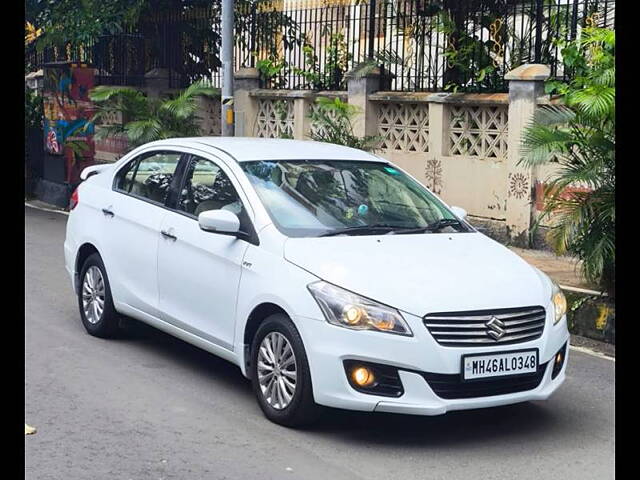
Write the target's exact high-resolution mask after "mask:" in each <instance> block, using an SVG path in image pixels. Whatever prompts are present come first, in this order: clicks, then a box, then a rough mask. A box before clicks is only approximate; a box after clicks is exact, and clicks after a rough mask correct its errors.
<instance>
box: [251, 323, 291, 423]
mask: <svg viewBox="0 0 640 480" xmlns="http://www.w3.org/2000/svg"><path fill="white" fill-rule="evenodd" d="M257 367H258V368H257V370H258V383H259V384H260V390H261V391H262V395H263V397H264V399H265V400H266V401H267V403H268V404H269V405H271V406H272V407H273V408H275V409H276V410H282V409H284V408H286V407H287V406H288V405H289V404H290V403H291V400H292V399H293V396H294V394H295V392H296V382H297V379H298V375H297V364H296V356H295V354H294V353H293V348H292V347H291V344H290V343H289V340H287V337H285V336H284V335H282V334H281V333H280V332H271V333H269V334H268V335H266V336H265V337H264V338H263V339H262V342H261V343H260V347H259V351H258V365H257Z"/></svg>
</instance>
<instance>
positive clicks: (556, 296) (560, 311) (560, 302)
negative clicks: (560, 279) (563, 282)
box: [551, 281, 567, 325]
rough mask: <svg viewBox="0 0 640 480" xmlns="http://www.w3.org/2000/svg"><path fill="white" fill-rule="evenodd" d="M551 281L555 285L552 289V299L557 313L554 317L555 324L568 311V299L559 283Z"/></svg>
mask: <svg viewBox="0 0 640 480" xmlns="http://www.w3.org/2000/svg"><path fill="white" fill-rule="evenodd" d="M551 283H552V285H553V288H552V290H551V301H552V302H553V309H554V314H555V316H554V318H553V324H554V325H555V324H556V323H558V322H559V321H560V319H561V318H562V316H563V315H564V314H565V313H567V299H566V298H565V297H564V293H562V290H560V287H559V286H558V284H557V283H555V282H553V281H552V282H551Z"/></svg>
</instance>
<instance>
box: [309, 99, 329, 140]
mask: <svg viewBox="0 0 640 480" xmlns="http://www.w3.org/2000/svg"><path fill="white" fill-rule="evenodd" d="M319 109H320V107H319V106H318V105H317V104H316V103H312V104H311V105H310V106H309V111H310V112H311V113H315V112H316V111H318V110H319ZM327 116H328V117H329V118H333V119H335V118H336V114H335V113H333V112H328V113H327ZM325 131H326V129H325V128H323V127H321V126H320V125H318V124H317V123H315V122H314V121H311V122H310V124H309V136H310V137H311V138H313V135H322V134H324V133H325Z"/></svg>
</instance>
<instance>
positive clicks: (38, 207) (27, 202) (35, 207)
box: [24, 201, 69, 215]
mask: <svg viewBox="0 0 640 480" xmlns="http://www.w3.org/2000/svg"><path fill="white" fill-rule="evenodd" d="M24 206H25V207H29V208H33V209H35V210H41V211H43V212H52V213H60V214H62V215H69V212H67V211H65V210H62V209H56V208H49V207H42V206H40V205H36V204H34V203H32V202H29V201H25V202H24Z"/></svg>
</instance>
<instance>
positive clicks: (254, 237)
mask: <svg viewBox="0 0 640 480" xmlns="http://www.w3.org/2000/svg"><path fill="white" fill-rule="evenodd" d="M186 148H188V149H190V150H198V151H202V150H200V149H198V148H194V147H186ZM163 153H165V154H166V153H169V154H179V155H180V158H179V160H178V164H177V165H176V169H175V173H176V174H178V175H180V183H179V185H180V190H179V192H181V191H182V187H183V186H184V182H185V178H186V173H187V171H188V169H187V168H183V169H182V171H180V165H181V164H182V163H183V162H185V163H187V165H188V164H189V163H190V162H191V159H192V158H193V157H198V158H202V159H203V160H207V161H210V162H212V163H213V164H214V165H216V166H217V167H218V168H219V169H220V170H221V171H222V172H223V173H224V174H225V175H227V176H228V177H229V180H231V185H232V186H233V188H235V189H236V193H238V198H239V199H240V201H241V202H242V205H243V206H245V204H247V203H248V202H244V201H243V200H242V198H241V196H240V194H239V192H240V191H242V194H243V195H244V196H245V197H246V198H247V200H248V198H249V197H248V196H247V194H246V192H245V191H244V189H243V188H242V186H241V185H239V182H238V178H237V176H236V175H235V174H234V173H233V172H231V171H229V172H227V171H226V170H225V168H224V167H223V166H221V165H220V164H223V165H224V162H223V161H221V160H220V159H218V157H217V156H215V155H214V154H212V153H210V152H205V151H202V153H204V154H206V155H209V156H211V157H213V158H216V160H217V161H216V160H213V159H211V158H207V157H205V156H203V155H201V154H196V153H191V152H189V151H184V150H178V149H172V148H171V147H169V148H158V149H151V150H145V151H144V152H141V153H140V154H139V155H136V156H135V157H133V158H132V159H131V160H128V161H126V162H124V163H123V164H122V166H120V167H119V168H118V170H116V172H115V173H114V175H113V181H112V183H111V190H112V191H113V192H115V193H119V194H121V195H126V196H128V197H131V198H135V199H136V200H140V201H142V202H145V203H148V204H150V205H153V206H156V207H160V208H163V209H165V210H168V211H170V212H173V213H177V214H179V215H183V216H185V217H187V218H189V219H191V220H194V221H196V222H197V221H198V217H195V216H194V215H191V214H189V213H187V212H184V211H181V210H178V209H177V208H175V207H174V206H170V205H167V200H165V203H160V202H155V201H153V200H151V199H149V198H147V197H142V196H140V195H135V194H133V193H130V192H125V191H123V190H120V189H117V188H116V181H117V178H118V175H119V174H120V172H121V171H122V170H123V169H125V168H126V166H127V165H129V164H130V163H131V162H136V161H137V162H138V164H139V163H140V161H141V160H142V159H143V158H147V157H150V156H152V155H158V154H163ZM225 153H226V152H225ZM232 158H233V157H232ZM137 170H138V165H136V173H137ZM134 178H135V176H134ZM234 180H235V182H236V184H238V185H236V184H234ZM238 187H239V188H238ZM249 208H250V209H251V212H252V213H253V206H251V204H250V203H249ZM245 210H247V220H248V225H247V227H248V228H247V229H248V230H249V231H248V232H242V233H244V235H242V236H239V237H237V238H238V239H239V240H244V241H246V242H248V243H251V244H252V245H255V246H259V245H260V238H259V236H258V232H257V230H256V228H255V226H254V224H253V220H252V219H251V216H250V215H249V214H248V211H249V210H248V209H247V208H246V207H245ZM214 235H215V234H214ZM218 235H220V234H218ZM223 235H224V234H223Z"/></svg>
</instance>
